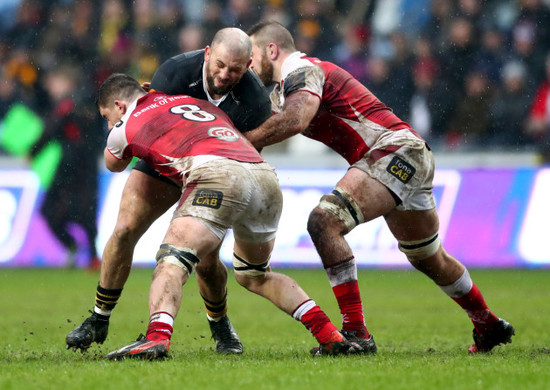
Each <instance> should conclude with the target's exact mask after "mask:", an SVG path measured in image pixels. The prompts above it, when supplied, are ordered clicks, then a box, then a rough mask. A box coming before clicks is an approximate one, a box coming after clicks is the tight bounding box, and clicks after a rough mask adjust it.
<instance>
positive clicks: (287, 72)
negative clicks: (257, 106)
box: [270, 52, 421, 165]
mask: <svg viewBox="0 0 550 390" xmlns="http://www.w3.org/2000/svg"><path fill="white" fill-rule="evenodd" d="M281 73H282V80H281V83H280V84H279V85H277V86H276V87H275V89H274V90H273V91H272V92H271V95H270V98H271V102H272V110H273V111H274V112H275V113H277V112H280V111H281V110H282V107H283V105H284V101H285V97H287V96H289V95H290V94H291V93H293V92H295V91H299V90H300V91H307V92H309V93H312V94H314V95H317V96H318V97H319V98H320V99H321V105H320V107H319V110H318V111H317V114H316V115H315V117H314V118H313V120H312V121H311V124H310V126H309V127H308V129H307V130H306V131H305V132H304V135H305V136H306V137H309V138H312V139H315V140H317V141H320V142H322V143H324V144H325V145H327V146H328V147H330V148H331V149H332V150H334V151H335V152H337V153H338V154H340V155H341V156H342V157H344V158H345V159H346V160H347V161H348V163H349V164H350V165H351V164H353V163H355V162H356V161H357V160H359V159H360V158H361V157H362V156H364V155H365V153H367V152H368V151H369V150H370V148H371V147H372V145H374V143H375V142H376V141H377V140H378V139H379V138H380V137H381V136H382V135H384V134H386V133H387V132H390V131H395V130H401V129H410V130H411V131H412V132H413V133H414V134H415V136H417V137H419V138H421V137H420V136H419V135H418V134H417V133H416V132H414V130H412V129H411V127H410V125H409V124H408V123H406V122H404V121H402V120H401V119H399V118H398V117H397V116H396V115H395V114H394V113H393V111H392V110H391V109H390V108H389V107H387V106H386V105H384V104H383V103H382V102H381V101H380V100H378V98H377V97H376V96H374V95H373V94H372V92H370V91H369V90H368V89H367V88H366V87H365V86H364V85H362V84H361V83H360V82H359V81H357V80H356V79H354V78H353V76H352V75H350V74H349V73H348V72H346V71H345V70H343V69H342V68H340V67H338V66H336V65H334V64H333V63H330V62H326V61H321V60H319V59H317V58H312V57H307V56H306V55H305V54H304V53H300V52H294V53H292V54H291V55H290V56H289V57H288V58H287V59H286V60H285V62H284V63H283V66H282V68H281ZM395 148H396V147H389V148H388V151H387V152H388V153H391V152H394V151H395V150H396V149H395ZM381 152H382V154H384V152H385V151H381ZM380 157H382V156H380Z"/></svg>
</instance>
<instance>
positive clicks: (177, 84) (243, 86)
mask: <svg viewBox="0 0 550 390" xmlns="http://www.w3.org/2000/svg"><path fill="white" fill-rule="evenodd" d="M203 63H204V49H202V50H196V51H192V52H187V53H183V54H179V55H177V56H174V57H172V58H170V59H168V60H166V61H165V62H164V63H163V64H162V65H161V66H160V67H159V68H158V69H157V71H156V72H155V74H154V76H153V79H152V80H151V88H153V89H154V90H156V91H160V92H164V93H165V94H167V95H189V96H191V97H194V98H196V99H204V100H208V97H207V96H206V93H205V92H204V88H203V74H202V67H203ZM218 107H219V108H220V109H221V110H223V111H224V112H225V113H226V114H227V115H228V116H229V118H230V119H231V121H232V122H233V124H234V125H235V127H236V128H237V129H238V130H239V131H240V132H242V133H244V132H247V131H250V130H253V129H255V128H256V127H258V126H260V125H261V124H262V123H263V122H264V121H265V120H266V119H267V118H269V117H270V116H271V101H270V100H269V95H268V92H267V90H266V89H265V87H264V86H263V84H262V82H261V81H260V79H259V78H258V76H257V75H256V74H255V73H254V72H253V71H252V70H250V69H249V70H247V71H246V73H245V74H244V75H243V77H242V78H241V80H240V81H239V82H238V83H237V84H236V85H235V86H234V87H233V88H232V89H231V91H230V92H229V95H228V96H227V97H226V98H225V100H224V101H223V102H221V103H220V105H219V106H218Z"/></svg>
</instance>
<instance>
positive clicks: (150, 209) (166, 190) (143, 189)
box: [117, 169, 181, 231]
mask: <svg viewBox="0 0 550 390" xmlns="http://www.w3.org/2000/svg"><path fill="white" fill-rule="evenodd" d="M180 195H181V189H180V188H178V187H177V186H176V185H172V184H169V183H166V182H164V181H162V180H159V179H157V178H155V177H153V176H150V175H148V174H146V173H143V172H141V171H138V170H135V169H133V170H132V171H131V172H130V175H129V176H128V180H127V182H126V185H125V186H124V190H123V191H122V199H121V201H120V211H119V216H118V221H117V225H123V226H125V227H128V228H132V229H141V230H143V231H145V230H147V228H148V227H149V226H150V225H151V224H152V223H153V222H154V221H155V220H156V219H157V218H159V217H160V216H161V215H162V214H164V213H165V212H166V210H168V209H169V208H170V207H171V206H172V205H173V204H174V203H175V202H176V201H177V200H178V199H179V197H180Z"/></svg>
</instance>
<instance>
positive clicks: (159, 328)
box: [106, 217, 221, 359]
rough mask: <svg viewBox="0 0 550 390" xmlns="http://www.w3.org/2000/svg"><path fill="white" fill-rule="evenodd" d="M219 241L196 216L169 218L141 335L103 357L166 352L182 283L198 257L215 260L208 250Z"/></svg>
mask: <svg viewBox="0 0 550 390" xmlns="http://www.w3.org/2000/svg"><path fill="white" fill-rule="evenodd" d="M220 243H221V240H220V238H219V237H217V236H216V235H215V234H214V233H212V231H210V229H209V228H208V227H207V226H206V225H204V224H203V223H202V222H200V221H199V220H198V219H196V218H193V217H178V218H174V219H173V220H172V222H171V223H170V227H169V229H168V232H167V233H166V236H165V238H164V241H163V244H162V245H161V247H160V250H159V251H158V253H157V257H156V260H157V266H156V268H155V271H154V273H153V281H152V283H151V288H150V291H149V314H150V317H149V324H148V326H147V331H146V334H145V338H144V339H141V340H138V341H137V342H135V343H132V344H130V345H128V346H126V347H123V348H121V349H119V350H117V351H114V352H111V353H110V354H108V355H107V356H106V357H107V358H109V359H121V358H126V357H140V358H147V359H157V358H163V357H165V356H166V355H167V354H168V349H169V347H170V340H171V337H172V332H173V325H174V319H175V318H176V316H177V314H178V311H179V308H180V305H181V299H182V286H183V285H184V284H185V283H186V282H187V280H188V279H189V275H190V274H191V273H192V272H193V270H194V269H195V267H196V266H197V264H199V263H200V262H201V260H202V259H204V260H205V261H209V259H210V260H212V259H214V260H216V256H215V255H213V254H212V253H213V252H215V251H216V250H218V248H219V245H220Z"/></svg>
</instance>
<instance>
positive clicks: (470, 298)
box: [385, 209, 514, 353]
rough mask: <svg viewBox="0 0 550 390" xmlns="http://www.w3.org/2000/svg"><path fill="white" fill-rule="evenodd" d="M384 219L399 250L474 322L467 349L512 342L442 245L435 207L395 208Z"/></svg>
mask: <svg viewBox="0 0 550 390" xmlns="http://www.w3.org/2000/svg"><path fill="white" fill-rule="evenodd" d="M385 218H386V222H387V224H388V227H389V228H390V230H391V231H392V233H393V235H394V236H395V237H396V238H397V240H398V241H399V248H400V250H401V251H402V252H404V253H405V254H406V255H407V258H408V260H409V261H410V263H411V264H412V265H413V266H414V267H415V268H417V269H418V270H420V271H421V272H423V273H424V274H425V275H427V276H428V277H429V278H430V279H432V280H433V281H434V282H435V283H436V284H437V285H438V286H439V287H440V288H441V289H442V290H443V291H444V292H445V293H446V294H447V295H448V296H449V297H451V298H452V299H453V300H454V301H455V302H456V303H458V304H459V305H460V307H462V309H463V310H464V311H465V312H466V313H467V314H468V316H469V318H470V320H471V321H472V323H473V325H474V345H472V346H471V347H470V349H469V351H470V352H472V353H475V352H488V351H490V350H491V349H493V348H494V347H495V346H496V345H498V344H501V343H504V344H505V343H508V342H511V337H512V335H513V334H514V328H513V327H512V326H511V325H510V324H508V323H507V322H506V321H504V320H502V319H499V318H498V317H497V316H495V315H494V314H493V313H492V312H491V310H490V309H489V307H488V306H487V304H486V302H485V299H484V298H483V295H482V294H481V292H480V291H479V289H478V288H477V286H476V285H475V283H474V282H473V281H472V279H471V277H470V274H469V273H468V270H467V269H466V267H464V265H463V264H462V263H460V262H459V261H458V260H457V259H455V258H454V257H453V256H451V255H450V254H449V253H447V251H445V249H444V248H443V246H442V245H441V243H440V239H439V237H438V229H439V218H438V215H437V211H436V210H435V209H430V210H422V211H403V210H398V209H396V210H394V211H392V212H390V213H389V214H387V215H386V216H385Z"/></svg>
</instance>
